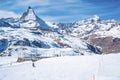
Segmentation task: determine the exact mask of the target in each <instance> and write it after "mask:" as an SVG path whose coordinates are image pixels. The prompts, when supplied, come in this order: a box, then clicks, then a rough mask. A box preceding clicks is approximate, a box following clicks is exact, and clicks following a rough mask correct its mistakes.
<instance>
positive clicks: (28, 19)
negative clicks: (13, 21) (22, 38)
mask: <svg viewBox="0 0 120 80" xmlns="http://www.w3.org/2000/svg"><path fill="white" fill-rule="evenodd" d="M19 22H20V27H27V28H40V29H47V30H52V28H51V27H50V26H48V25H47V24H46V23H45V21H43V20H42V19H40V18H39V17H38V16H37V15H36V14H35V12H34V10H33V9H32V8H31V7H28V9H27V11H26V12H24V13H23V15H22V16H21V18H20V20H19Z"/></svg>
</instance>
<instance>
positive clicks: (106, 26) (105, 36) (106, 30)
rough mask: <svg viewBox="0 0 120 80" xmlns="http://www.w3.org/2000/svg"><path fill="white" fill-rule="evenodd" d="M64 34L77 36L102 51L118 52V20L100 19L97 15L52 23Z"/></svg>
mask: <svg viewBox="0 0 120 80" xmlns="http://www.w3.org/2000/svg"><path fill="white" fill-rule="evenodd" d="M53 25H56V26H58V28H56V29H57V30H58V31H59V32H61V33H63V34H64V35H69V36H73V37H79V38H82V39H84V40H86V41H87V42H89V43H90V44H92V45H94V46H99V47H100V48H101V49H102V51H103V52H104V53H117V52H120V50H119V48H120V46H119V45H120V21H115V20H101V19H100V18H99V17H98V16H96V15H95V16H93V17H91V18H89V19H86V20H82V21H76V22H73V23H53Z"/></svg>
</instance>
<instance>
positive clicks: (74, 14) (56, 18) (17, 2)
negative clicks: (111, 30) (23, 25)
mask: <svg viewBox="0 0 120 80" xmlns="http://www.w3.org/2000/svg"><path fill="white" fill-rule="evenodd" d="M28 6H31V7H32V8H33V9H34V10H35V12H36V14H37V15H38V16H39V17H40V18H42V19H43V20H46V21H50V22H72V21H76V20H82V19H86V18H89V17H91V16H93V15H98V16H100V17H101V18H102V19H116V20H120V0H63V1H62V0H0V18H1V17H5V18H6V17H10V16H11V17H19V16H21V15H22V13H23V12H24V11H26V9H27V7H28Z"/></svg>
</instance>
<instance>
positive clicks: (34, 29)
mask: <svg viewBox="0 0 120 80" xmlns="http://www.w3.org/2000/svg"><path fill="white" fill-rule="evenodd" d="M51 51H53V52H52V53H51ZM118 52H120V21H115V20H101V19H100V18H99V17H98V16H96V15H95V16H93V17H91V18H89V19H86V20H82V21H76V22H73V23H50V22H46V21H44V20H42V19H41V18H39V17H38V16H37V15H36V14H35V12H34V10H33V9H32V8H31V7H28V9H27V11H26V12H24V13H23V15H22V16H21V17H20V18H16V19H15V18H1V19H0V55H1V56H6V55H7V56H8V55H9V56H12V55H18V54H20V53H22V54H30V53H31V54H32V53H39V54H41V55H44V54H46V55H60V54H61V53H62V55H89V54H102V53H118ZM53 53H54V54H53Z"/></svg>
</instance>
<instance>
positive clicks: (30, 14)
mask: <svg viewBox="0 0 120 80" xmlns="http://www.w3.org/2000/svg"><path fill="white" fill-rule="evenodd" d="M36 19H37V16H36V14H35V12H34V10H33V9H32V8H31V7H30V6H29V7H28V9H27V11H26V12H24V13H23V15H22V16H21V18H20V21H27V20H36Z"/></svg>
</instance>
